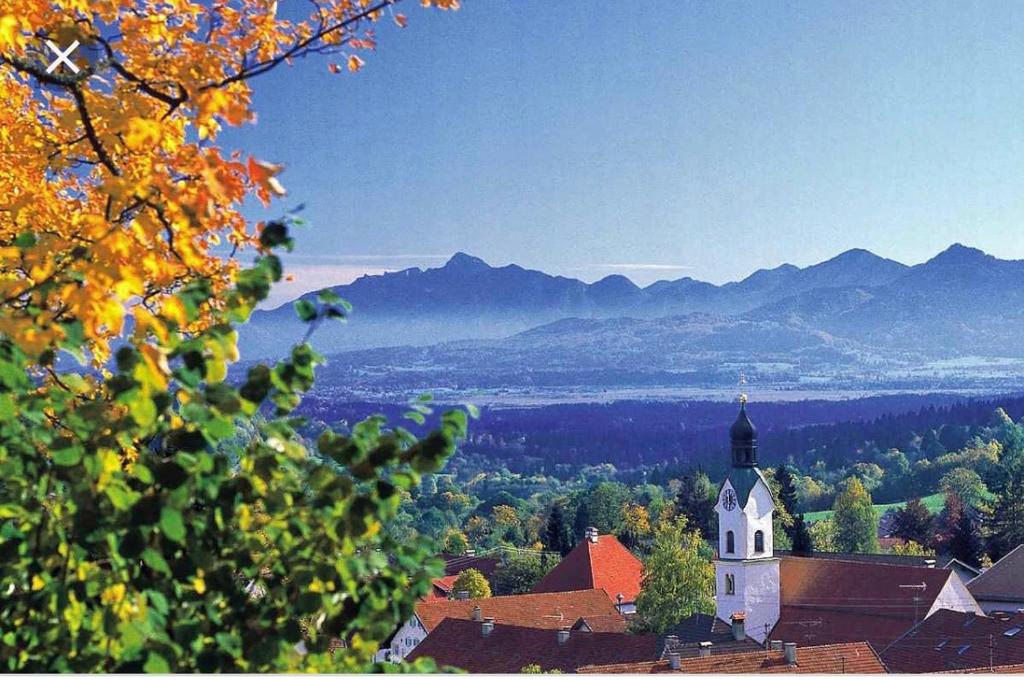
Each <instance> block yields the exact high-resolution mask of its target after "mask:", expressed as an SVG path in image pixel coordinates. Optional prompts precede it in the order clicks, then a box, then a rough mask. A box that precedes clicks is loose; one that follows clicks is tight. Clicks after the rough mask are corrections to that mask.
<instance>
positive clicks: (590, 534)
mask: <svg viewBox="0 0 1024 680" xmlns="http://www.w3.org/2000/svg"><path fill="white" fill-rule="evenodd" d="M586 534H587V540H588V541H590V542H591V543H597V527H587V532H586Z"/></svg>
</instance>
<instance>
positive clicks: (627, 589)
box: [533, 536, 643, 603]
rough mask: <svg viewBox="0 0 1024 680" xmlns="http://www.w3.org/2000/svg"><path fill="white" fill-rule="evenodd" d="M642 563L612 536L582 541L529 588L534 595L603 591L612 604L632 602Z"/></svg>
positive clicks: (638, 582)
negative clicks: (620, 601)
mask: <svg viewBox="0 0 1024 680" xmlns="http://www.w3.org/2000/svg"><path fill="white" fill-rule="evenodd" d="M642 570H643V563H642V562H640V560H639V559H637V558H636V556H635V555H633V553H631V552H629V550H627V549H626V546H624V545H622V544H621V543H619V539H617V538H615V537H614V536H599V537H598V539H597V542H596V543H595V542H593V541H591V540H589V539H585V540H583V541H582V542H581V543H579V544H577V546H576V547H575V548H573V549H572V552H570V553H569V554H568V555H566V556H565V557H564V558H562V561H561V562H559V563H558V566H556V567H555V568H554V569H552V570H551V571H550V572H548V574H547V576H545V577H544V578H543V579H541V581H540V583H538V584H537V585H536V586H534V588H533V592H535V593H556V592H560V591H566V590H585V589H589V588H603V589H604V590H605V592H607V593H608V597H609V598H611V600H612V601H613V602H617V600H616V596H617V595H619V594H620V593H621V594H622V601H623V602H624V603H628V602H636V596H637V594H638V593H639V592H640V575H641V571H642Z"/></svg>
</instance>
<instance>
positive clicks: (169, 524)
mask: <svg viewBox="0 0 1024 680" xmlns="http://www.w3.org/2000/svg"><path fill="white" fill-rule="evenodd" d="M160 530H161V531H162V532H164V536H166V537H167V538H169V539H171V540H172V541H174V542H176V543H182V544H184V543H185V521H184V520H183V519H182V517H181V513H180V512H178V511H177V510H176V509H175V508H164V509H163V510H161V511H160Z"/></svg>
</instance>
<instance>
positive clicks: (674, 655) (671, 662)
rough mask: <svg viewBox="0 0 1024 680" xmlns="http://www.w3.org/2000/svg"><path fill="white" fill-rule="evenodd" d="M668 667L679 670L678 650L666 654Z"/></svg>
mask: <svg viewBox="0 0 1024 680" xmlns="http://www.w3.org/2000/svg"><path fill="white" fill-rule="evenodd" d="M668 667H669V668H671V669H672V670H674V671H677V670H679V652H670V653H669V655H668Z"/></svg>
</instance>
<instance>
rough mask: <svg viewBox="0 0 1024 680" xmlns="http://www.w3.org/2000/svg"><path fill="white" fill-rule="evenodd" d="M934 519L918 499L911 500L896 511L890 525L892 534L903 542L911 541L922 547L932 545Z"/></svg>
mask: <svg viewBox="0 0 1024 680" xmlns="http://www.w3.org/2000/svg"><path fill="white" fill-rule="evenodd" d="M934 524H935V517H934V516H933V515H932V513H931V512H929V510H928V508H927V507H926V506H925V504H924V502H922V501H921V499H920V498H912V499H910V500H909V501H907V504H906V505H905V506H903V507H902V508H900V509H899V510H897V511H896V517H895V519H894V520H893V524H892V533H893V535H894V536H898V537H899V538H902V539H903V540H905V541H913V542H915V543H917V544H919V545H922V546H929V545H931V543H932V537H933V534H934V529H933V525H934Z"/></svg>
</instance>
